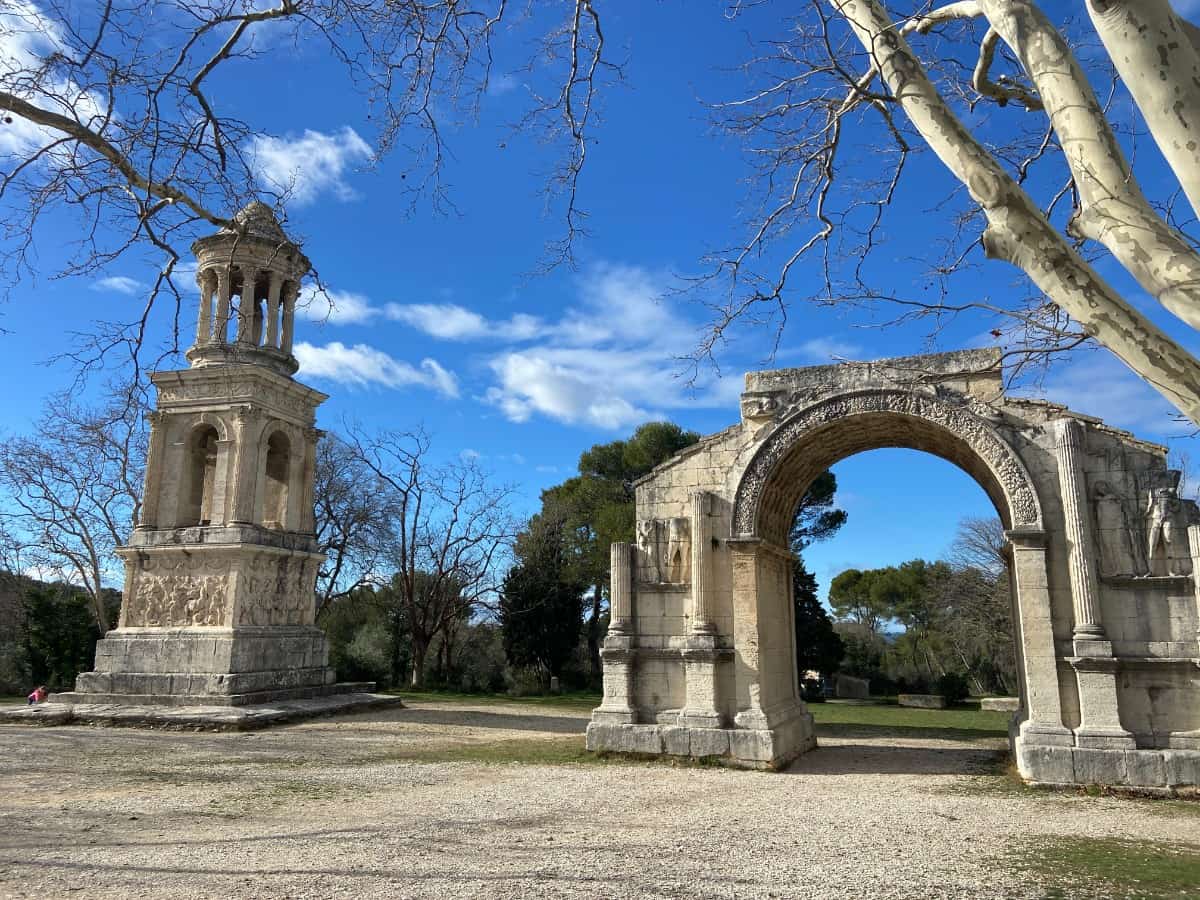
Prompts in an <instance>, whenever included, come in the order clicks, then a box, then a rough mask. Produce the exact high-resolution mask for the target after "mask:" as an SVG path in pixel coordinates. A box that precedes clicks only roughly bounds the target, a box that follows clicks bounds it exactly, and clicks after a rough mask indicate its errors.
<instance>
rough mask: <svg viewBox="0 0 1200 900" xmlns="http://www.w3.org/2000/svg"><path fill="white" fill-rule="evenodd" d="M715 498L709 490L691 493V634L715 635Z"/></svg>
mask: <svg viewBox="0 0 1200 900" xmlns="http://www.w3.org/2000/svg"><path fill="white" fill-rule="evenodd" d="M712 501H713V495H712V494H710V493H709V492H708V491H696V492H695V493H693V494H692V522H691V531H692V548H691V549H692V633H693V634H715V633H716V630H717V629H716V626H715V625H714V624H713V619H712V564H711V560H712V528H711V523H712V519H711V518H710V516H711V514H712Z"/></svg>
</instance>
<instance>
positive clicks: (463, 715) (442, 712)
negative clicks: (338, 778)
mask: <svg viewBox="0 0 1200 900" xmlns="http://www.w3.org/2000/svg"><path fill="white" fill-rule="evenodd" d="M390 718H391V720H392V721H394V722H399V723H401V724H403V723H411V724H415V725H447V726H459V727H462V728H498V729H501V730H504V731H542V732H546V733H550V734H583V733H584V731H586V730H587V724H588V719H587V717H586V716H548V715H545V714H544V713H542V712H541V711H540V710H539V711H537V712H536V713H534V714H529V713H500V712H483V711H481V710H474V709H470V710H468V709H464V710H457V709H445V708H442V709H421V708H419V707H416V708H414V707H409V708H407V709H402V710H397V711H395V712H394V713H393V715H392V716H391V717H390Z"/></svg>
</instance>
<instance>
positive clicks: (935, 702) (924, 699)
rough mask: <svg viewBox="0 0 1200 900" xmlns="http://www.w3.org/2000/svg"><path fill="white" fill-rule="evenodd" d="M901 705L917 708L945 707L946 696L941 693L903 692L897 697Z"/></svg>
mask: <svg viewBox="0 0 1200 900" xmlns="http://www.w3.org/2000/svg"><path fill="white" fill-rule="evenodd" d="M897 702H898V703H899V704H900V705H901V706H912V707H915V708H917V709H945V708H946V698H945V697H943V696H942V695H941V694H901V695H900V696H899V697H898V698H897Z"/></svg>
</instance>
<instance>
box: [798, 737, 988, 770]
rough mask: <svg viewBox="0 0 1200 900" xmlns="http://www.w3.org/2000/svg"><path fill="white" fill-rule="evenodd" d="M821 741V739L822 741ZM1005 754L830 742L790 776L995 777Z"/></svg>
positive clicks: (804, 759)
mask: <svg viewBox="0 0 1200 900" xmlns="http://www.w3.org/2000/svg"><path fill="white" fill-rule="evenodd" d="M819 739H820V738H819V737H818V740H819ZM1006 755H1007V752H1006V751H1004V750H993V749H990V748H978V749H976V748H966V747H912V746H880V745H877V744H855V743H849V742H846V743H842V742H840V741H839V742H830V743H829V744H827V745H825V746H820V745H818V746H817V749H816V750H812V751H810V752H809V753H805V754H804V755H803V756H801V757H800V758H799V759H798V760H796V761H795V762H794V763H792V764H791V765H790V766H789V767H788V768H787V769H786V770H785V774H787V775H992V774H995V773H996V771H997V769H998V767H999V766H1000V764H1001V763H1002V762H1003V760H1004V758H1005V757H1006Z"/></svg>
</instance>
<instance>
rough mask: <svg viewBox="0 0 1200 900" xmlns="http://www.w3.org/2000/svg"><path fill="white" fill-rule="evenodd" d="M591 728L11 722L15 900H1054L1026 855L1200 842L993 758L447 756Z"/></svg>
mask: <svg viewBox="0 0 1200 900" xmlns="http://www.w3.org/2000/svg"><path fill="white" fill-rule="evenodd" d="M586 721H587V713H586V712H583V711H579V712H575V711H571V710H563V709H551V708H541V707H533V706H529V705H522V704H518V703H513V704H505V705H502V706H498V705H493V704H488V705H486V706H472V705H465V704H459V703H454V704H449V703H445V704H442V703H439V704H420V705H418V706H414V707H410V708H408V709H402V710H392V711H387V712H375V713H365V714H362V715H358V716H350V717H345V718H341V719H331V720H323V721H316V722H310V723H306V724H302V725H294V726H290V727H284V728H279V729H276V730H273V731H269V732H257V733H249V734H186V733H169V732H161V733H160V732H151V731H144V730H134V729H97V728H86V727H74V726H73V727H63V728H28V727H22V726H3V727H0V760H3V762H2V763H0V797H2V799H0V897H38V898H43V897H78V896H86V897H89V898H90V897H97V898H106V897H114V898H117V897H119V898H127V897H154V898H190V897H222V898H228V897H255V898H258V897H264V898H284V897H286V898H326V897H352V898H365V897H432V896H436V897H456V898H457V897H530V896H539V897H540V896H549V897H641V896H663V897H770V896H779V897H929V898H934V897H1041V896H1045V887H1044V886H1041V885H1038V884H1036V883H1033V882H1032V881H1031V880H1030V879H1029V878H1028V877H1026V876H1023V875H1021V874H1020V873H1019V872H1017V871H1014V869H1013V867H1012V864H1011V859H1012V855H1011V854H1012V851H1013V850H1014V848H1017V847H1019V846H1021V845H1022V841H1023V840H1025V839H1027V838H1029V837H1032V838H1033V839H1034V840H1036V839H1037V837H1038V836H1040V835H1055V834H1070V835H1086V836H1110V837H1127V838H1131V839H1148V840H1161V841H1172V842H1186V843H1191V844H1200V817H1196V816H1193V815H1188V814H1180V813H1179V812H1178V811H1177V810H1176V811H1175V812H1173V813H1171V814H1169V813H1168V810H1166V809H1159V808H1158V806H1159V805H1157V804H1153V803H1147V802H1141V801H1132V800H1123V799H1118V798H1104V797H1081V796H1074V795H1065V794H1046V793H1040V792H1026V791H1020V790H1015V789H1009V788H1006V787H1005V784H1006V782H1005V781H1004V779H1003V778H1001V777H999V776H995V775H988V774H981V773H988V772H991V771H993V770H994V765H995V760H996V756H997V749H998V748H999V746H1000V743H998V742H996V741H995V740H992V741H978V742H970V743H967V742H961V741H945V740H916V739H908V738H905V739H888V738H878V737H874V738H872V737H841V738H836V739H835V738H828V739H822V747H821V748H820V749H819V750H817V751H816V752H814V753H812V754H809V755H807V756H805V757H804V758H803V759H802V760H801V761H800V762H799V763H798V764H797V765H795V766H794V767H793V768H792V769H791V770H790V771H789V772H787V773H784V774H769V773H760V772H746V771H735V770H727V769H718V768H696V767H682V766H680V767H675V766H668V765H663V764H642V763H606V764H565V765H544V764H539V765H534V764H516V763H506V764H501V763H480V762H463V761H437V760H436V756H437V753H438V752H445V753H448V754H450V755H453V752H454V751H455V750H456V748H457V749H461V748H462V747H464V745H471V744H483V743H491V742H495V741H497V740H524V741H528V740H531V739H532V740H539V741H540V740H545V741H556V742H558V743H559V744H560V745H561V744H563V743H565V742H568V741H574V740H579V738H576V737H573V736H574V735H579V734H581V733H582V731H583V728H584V726H585V725H586ZM414 751H416V752H420V753H422V754H424V755H426V757H427V758H429V759H430V761H412V760H408V759H399V758H398V757H402V756H404V755H405V754H406V753H409V754H411V753H413V752H414ZM1092 893H1093V892H1092V891H1090V890H1085V889H1080V890H1079V891H1077V892H1076V893H1075V894H1072V893H1071V892H1070V891H1068V892H1067V894H1066V896H1080V897H1083V896H1091V895H1092Z"/></svg>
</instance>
